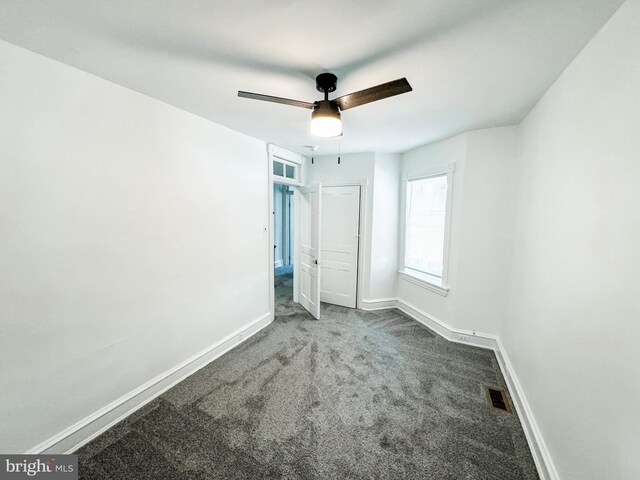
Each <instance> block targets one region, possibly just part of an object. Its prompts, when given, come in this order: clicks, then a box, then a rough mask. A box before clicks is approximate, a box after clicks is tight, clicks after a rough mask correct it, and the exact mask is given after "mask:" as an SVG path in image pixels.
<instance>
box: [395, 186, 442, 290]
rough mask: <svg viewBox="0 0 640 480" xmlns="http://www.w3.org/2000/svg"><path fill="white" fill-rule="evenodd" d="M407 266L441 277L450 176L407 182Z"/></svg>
mask: <svg viewBox="0 0 640 480" xmlns="http://www.w3.org/2000/svg"><path fill="white" fill-rule="evenodd" d="M407 190H408V192H407V210H408V216H407V229H406V240H405V241H406V245H405V267H408V268H413V269H415V270H418V271H420V272H424V273H428V274H429V275H433V276H434V277H438V278H442V269H443V259H444V226H445V214H446V207H447V176H446V175H441V176H439V177H432V178H425V179H423V180H414V181H410V182H408V184H407Z"/></svg>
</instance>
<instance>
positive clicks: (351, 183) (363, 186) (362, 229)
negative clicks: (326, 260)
mask: <svg viewBox="0 0 640 480" xmlns="http://www.w3.org/2000/svg"><path fill="white" fill-rule="evenodd" d="M368 186H369V180H368V179H366V178H362V179H359V180H345V181H331V180H326V181H325V180H323V181H322V187H323V188H329V187H360V199H359V200H360V205H359V214H360V219H359V222H358V255H357V257H356V269H357V274H356V309H361V308H362V304H363V303H362V298H363V294H362V292H363V288H362V285H363V282H364V276H365V268H366V265H364V264H363V262H362V261H361V260H362V259H363V258H367V257H366V242H365V237H366V232H367V230H366V228H367V201H366V200H367V193H368V191H367V189H368Z"/></svg>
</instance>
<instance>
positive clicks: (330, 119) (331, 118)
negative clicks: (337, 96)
mask: <svg viewBox="0 0 640 480" xmlns="http://www.w3.org/2000/svg"><path fill="white" fill-rule="evenodd" d="M310 130H311V135H315V136H316V137H339V136H340V135H342V120H341V119H340V109H339V108H338V106H337V105H336V104H335V103H334V102H331V101H329V100H321V101H319V102H317V103H316V106H315V107H314V109H313V113H312V114H311V129H310Z"/></svg>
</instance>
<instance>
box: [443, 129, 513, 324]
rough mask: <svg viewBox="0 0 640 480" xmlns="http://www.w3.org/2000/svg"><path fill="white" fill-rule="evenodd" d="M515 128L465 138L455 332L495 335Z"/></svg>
mask: <svg viewBox="0 0 640 480" xmlns="http://www.w3.org/2000/svg"><path fill="white" fill-rule="evenodd" d="M516 135H517V130H516V128H515V127H501V128H489V129H484V130H476V131H473V132H469V133H467V135H466V136H467V158H466V161H465V164H464V178H463V185H462V192H460V191H459V189H458V190H456V189H455V187H454V195H455V194H459V193H462V196H463V198H462V210H461V212H460V213H461V218H462V220H461V222H460V224H459V226H458V230H457V231H458V233H459V237H460V238H459V241H458V252H457V254H458V258H457V269H456V271H455V273H454V275H455V277H456V292H454V298H455V299H456V305H455V320H454V325H455V326H456V327H457V328H461V329H465V330H475V331H480V332H488V333H498V331H499V329H500V324H501V321H502V319H503V318H504V311H505V308H506V294H505V290H506V288H507V281H506V275H507V271H508V267H509V265H508V262H509V255H506V254H505V252H508V251H509V248H510V246H511V242H512V238H511V232H512V228H511V227H512V225H513V202H512V198H513V169H514V164H515V158H514V157H515V152H516V144H517V137H516Z"/></svg>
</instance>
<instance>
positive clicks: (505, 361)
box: [362, 298, 559, 480]
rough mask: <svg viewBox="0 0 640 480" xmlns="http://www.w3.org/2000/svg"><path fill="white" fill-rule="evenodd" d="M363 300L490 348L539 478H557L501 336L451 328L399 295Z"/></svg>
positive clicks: (367, 304) (365, 306)
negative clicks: (496, 361) (498, 366)
mask: <svg viewBox="0 0 640 480" xmlns="http://www.w3.org/2000/svg"><path fill="white" fill-rule="evenodd" d="M362 303H363V306H362V309H363V310H381V309H385V308H397V309H399V310H401V311H403V312H404V313H406V314H407V315H409V316H410V317H411V318H413V319H414V320H416V321H418V322H420V323H422V324H423V325H425V326H427V327H428V328H430V329H431V330H433V331H434V332H436V333H437V334H438V335H440V336H441V337H443V338H445V339H447V340H449V341H451V342H456V343H463V344H466V345H473V346H475V347H480V348H486V349H489V350H493V351H494V352H495V355H496V358H497V360H498V364H499V365H500V370H501V371H502V376H503V377H504V379H505V382H506V383H507V387H508V389H509V393H510V394H511V398H512V399H513V403H514V405H515V408H516V412H517V413H518V417H519V418H520V422H521V424H522V428H523V430H524V433H525V436H526V437H527V443H528V444H529V448H530V449H531V454H532V456H533V460H534V462H535V464H536V468H537V470H538V475H539V476H540V479H541V480H558V479H559V477H558V473H557V471H556V469H555V466H554V465H553V461H552V460H551V456H550V455H549V450H548V449H547V446H546V444H545V442H544V439H543V438H542V434H541V433H540V429H539V428H538V425H537V423H536V421H535V418H534V417H533V413H532V412H531V408H530V407H529V403H528V401H527V398H526V396H525V394H524V391H523V390H522V386H521V385H520V382H519V381H518V377H517V375H516V373H515V371H514V370H513V366H512V364H511V362H510V360H509V357H508V355H507V353H506V350H505V349H504V346H503V345H502V341H501V340H500V337H498V336H497V335H492V334H489V333H481V332H475V331H471V330H462V329H459V328H454V327H452V326H451V325H449V324H447V323H446V322H443V321H442V320H439V319H438V318H436V317H434V316H432V315H429V314H427V313H425V312H424V311H422V310H420V309H419V308H418V307H416V306H414V305H411V304H410V303H408V302H405V301H404V300H402V299H400V298H384V299H375V300H365V299H363V300H362Z"/></svg>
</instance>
